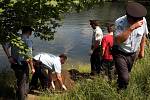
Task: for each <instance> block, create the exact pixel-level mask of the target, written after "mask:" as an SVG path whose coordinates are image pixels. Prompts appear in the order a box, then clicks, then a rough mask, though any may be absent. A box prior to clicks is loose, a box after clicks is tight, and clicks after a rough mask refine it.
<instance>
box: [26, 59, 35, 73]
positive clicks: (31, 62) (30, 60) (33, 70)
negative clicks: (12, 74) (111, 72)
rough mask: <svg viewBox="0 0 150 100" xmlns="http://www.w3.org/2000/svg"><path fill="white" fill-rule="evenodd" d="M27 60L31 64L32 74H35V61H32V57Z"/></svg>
mask: <svg viewBox="0 0 150 100" xmlns="http://www.w3.org/2000/svg"><path fill="white" fill-rule="evenodd" d="M27 62H28V64H29V66H30V68H31V72H32V74H33V73H34V72H35V69H34V66H33V61H32V59H28V60H27Z"/></svg>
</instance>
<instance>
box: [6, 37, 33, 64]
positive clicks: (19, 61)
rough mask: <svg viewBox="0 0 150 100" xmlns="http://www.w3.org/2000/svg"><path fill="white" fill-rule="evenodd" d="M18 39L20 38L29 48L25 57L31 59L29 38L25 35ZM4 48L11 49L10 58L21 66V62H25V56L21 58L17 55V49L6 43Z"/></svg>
mask: <svg viewBox="0 0 150 100" xmlns="http://www.w3.org/2000/svg"><path fill="white" fill-rule="evenodd" d="M20 37H21V39H22V41H23V42H24V43H25V44H26V45H27V47H28V48H29V51H28V52H27V56H30V57H32V46H33V42H32V40H31V39H30V38H29V37H27V35H26V34H21V35H20ZM4 46H5V47H6V48H10V47H11V56H13V57H14V58H15V60H17V62H18V63H20V64H21V61H26V60H27V58H26V57H25V56H22V55H20V54H19V48H16V47H14V46H12V45H11V44H10V43H6V44H5V45H4Z"/></svg>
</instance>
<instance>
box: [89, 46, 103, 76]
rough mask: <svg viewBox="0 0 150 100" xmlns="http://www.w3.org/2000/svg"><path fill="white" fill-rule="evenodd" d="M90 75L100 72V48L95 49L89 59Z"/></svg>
mask: <svg viewBox="0 0 150 100" xmlns="http://www.w3.org/2000/svg"><path fill="white" fill-rule="evenodd" d="M90 62H91V73H92V74H95V73H98V74H99V73H100V71H101V56H100V48H97V49H95V50H94V51H93V53H92V55H91V58H90Z"/></svg>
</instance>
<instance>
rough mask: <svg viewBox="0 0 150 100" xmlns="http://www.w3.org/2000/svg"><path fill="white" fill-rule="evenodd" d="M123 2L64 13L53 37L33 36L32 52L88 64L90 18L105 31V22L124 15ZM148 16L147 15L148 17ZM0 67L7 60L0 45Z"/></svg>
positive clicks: (90, 34) (6, 63) (90, 33)
mask: <svg viewBox="0 0 150 100" xmlns="http://www.w3.org/2000/svg"><path fill="white" fill-rule="evenodd" d="M124 6H125V4H123V3H105V4H104V5H103V6H101V7H94V8H92V9H90V10H88V11H83V12H81V13H70V14H66V15H65V18H64V20H63V24H62V26H61V27H60V28H58V30H57V33H55V39H54V40H51V41H42V40H40V39H38V38H33V42H34V51H33V54H34V55H35V54H37V53H39V52H49V53H52V54H55V55H59V54H60V53H66V54H67V55H68V58H69V59H68V63H72V64H73V63H87V64H89V63H90V61H89V59H90V56H89V51H90V46H91V37H92V28H91V27H90V25H89V20H90V19H99V20H100V26H101V28H102V30H103V32H104V33H107V31H106V27H105V24H106V23H107V22H109V21H114V20H115V19H116V18H118V17H119V16H122V15H124V13H125V11H124ZM148 18H149V17H148ZM0 61H1V63H0V67H1V68H4V67H6V66H8V60H7V58H6V56H5V53H4V52H3V50H2V48H1V47H0Z"/></svg>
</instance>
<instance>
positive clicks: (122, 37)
mask: <svg viewBox="0 0 150 100" xmlns="http://www.w3.org/2000/svg"><path fill="white" fill-rule="evenodd" d="M142 25H143V20H140V21H138V22H136V23H134V24H133V25H131V26H130V27H129V28H128V29H126V30H125V31H124V32H122V33H121V34H119V35H117V36H116V37H115V41H116V42H117V43H118V44H121V43H123V42H124V41H126V40H127V39H128V37H129V35H130V34H131V33H132V32H133V30H135V29H137V28H139V27H141V26H142Z"/></svg>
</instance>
